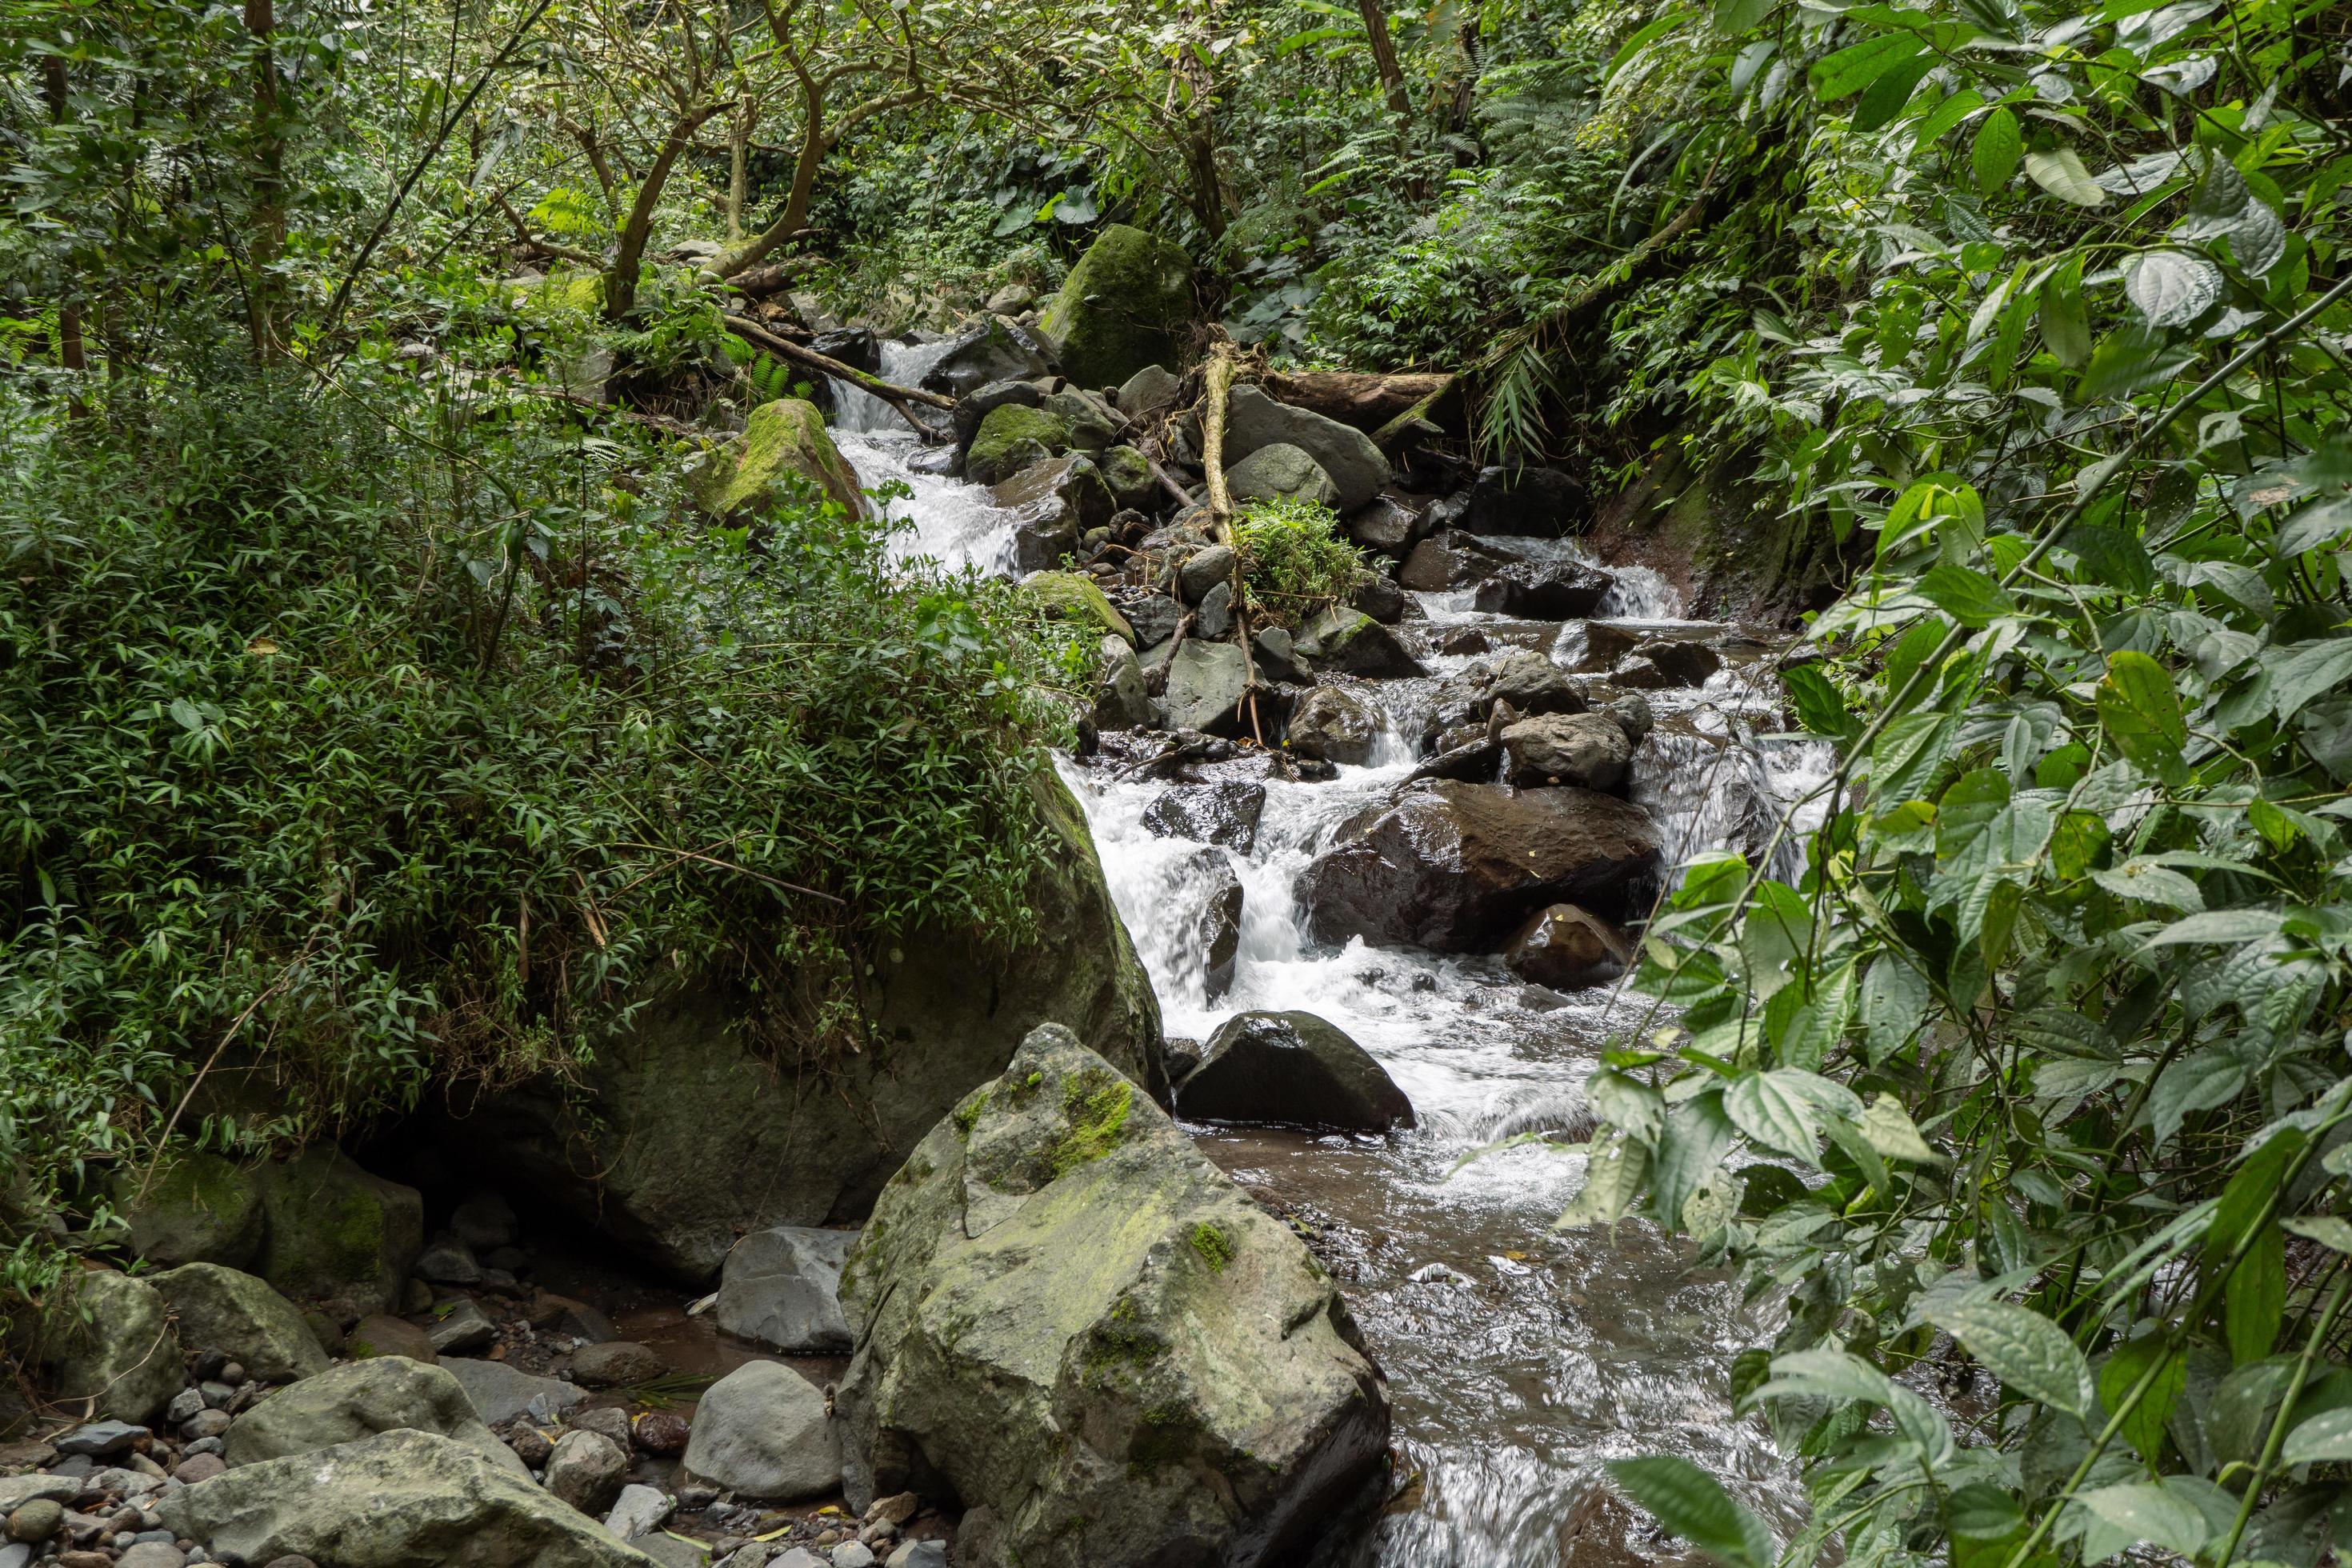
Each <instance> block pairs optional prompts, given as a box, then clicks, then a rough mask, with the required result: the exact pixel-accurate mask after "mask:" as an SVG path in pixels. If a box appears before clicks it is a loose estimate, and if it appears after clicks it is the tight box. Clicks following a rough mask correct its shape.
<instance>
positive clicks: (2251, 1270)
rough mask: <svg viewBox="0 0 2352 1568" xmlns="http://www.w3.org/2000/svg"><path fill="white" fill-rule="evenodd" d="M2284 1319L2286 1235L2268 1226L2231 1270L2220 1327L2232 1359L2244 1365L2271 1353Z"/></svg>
mask: <svg viewBox="0 0 2352 1568" xmlns="http://www.w3.org/2000/svg"><path fill="white" fill-rule="evenodd" d="M2285 1316H2286V1236H2285V1233H2284V1232H2283V1231H2281V1230H2280V1229H2279V1227H2278V1226H2275V1225H2266V1226H2263V1228H2262V1229H2261V1230H2260V1231H2257V1232H2256V1233H2255V1235H2254V1242H2253V1245H2252V1247H2248V1248H2247V1249H2246V1256H2245V1257H2244V1258H2241V1259H2240V1260H2239V1262H2238V1267H2237V1268H2234V1269H2232V1270H2231V1273H2230V1282H2229V1284H2228V1286H2226V1287H2225V1288H2224V1289H2223V1291H2222V1311H2221V1326H2222V1329H2223V1331H2224V1333H2225V1334H2226V1336H2227V1337H2228V1339H2229V1342H2230V1359H2231V1360H2232V1361H2234V1362H2236V1363H2238V1364H2239V1365H2240V1366H2244V1365H2245V1364H2246V1363H2249V1362H2256V1361H2260V1360H2262V1359H2263V1357H2264V1356H2266V1355H2268V1354H2270V1353H2271V1346H2272V1345H2273V1344H2274V1343H2276V1342H2277V1341H2278V1331H2279V1325H2280V1323H2281V1322H2283V1321H2284V1320H2285Z"/></svg>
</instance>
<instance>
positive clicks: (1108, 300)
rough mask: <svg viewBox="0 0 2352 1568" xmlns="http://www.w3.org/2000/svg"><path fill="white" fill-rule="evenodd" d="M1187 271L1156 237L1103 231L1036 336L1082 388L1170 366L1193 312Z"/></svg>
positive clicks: (1125, 228)
mask: <svg viewBox="0 0 2352 1568" xmlns="http://www.w3.org/2000/svg"><path fill="white" fill-rule="evenodd" d="M1195 308H1196V307H1195V303H1194V300H1193V297H1192V262H1191V261H1190V260H1189V259H1188V258H1186V257H1185V255H1184V253H1183V252H1182V251H1181V250H1180V249H1178V248H1177V247H1175V246H1173V245H1171V244H1170V243H1168V242H1167V241H1166V240H1164V239H1161V238H1160V237H1158V236H1156V235H1151V234H1147V233H1145V232H1144V231H1143V230H1141V229H1139V228H1134V227H1131V226H1129V225H1126V224H1116V223H1115V224H1111V225H1109V226H1107V227H1106V228H1104V230H1103V231H1102V233H1101V235H1100V236H1098V237H1097V238H1096V240H1095V242H1094V244H1093V245H1091V246H1089V247H1087V253H1086V254H1085V255H1084V256H1082V257H1080V258H1078V264H1077V265H1076V267H1073V268H1070V272H1069V276H1068V277H1067V278H1066V279H1063V281H1062V287H1061V289H1060V290H1059V291H1058V292H1057V293H1055V296H1054V299H1053V301H1052V303H1050V304H1048V305H1047V306H1046V307H1045V311H1044V313H1043V314H1042V315H1041V316H1040V317H1039V318H1038V323H1037V325H1038V329H1039V330H1040V331H1042V332H1044V333H1045V336H1047V337H1048V338H1051V339H1052V340H1054V342H1055V344H1056V345H1057V346H1058V348H1059V350H1060V353H1061V362H1062V369H1063V371H1064V372H1065V373H1066V374H1067V375H1068V376H1069V377H1070V379H1071V380H1073V381H1075V382H1076V383H1077V384H1080V385H1081V386H1117V387H1119V388H1121V391H1122V397H1121V406H1122V407H1124V406H1125V397H1124V390H1125V388H1126V386H1127V384H1129V382H1130V381H1131V380H1132V379H1133V378H1134V377H1135V376H1136V374H1138V373H1139V372H1140V371H1141V370H1142V369H1143V368H1144V367H1145V366H1146V365H1153V364H1157V365H1162V366H1168V365H1173V364H1174V363H1176V358H1177V353H1178V349H1179V347H1180V344H1179V341H1178V339H1179V334H1180V333H1181V331H1182V330H1183V329H1184V328H1185V327H1186V326H1187V325H1188V324H1190V322H1191V321H1192V317H1193V312H1194V310H1195Z"/></svg>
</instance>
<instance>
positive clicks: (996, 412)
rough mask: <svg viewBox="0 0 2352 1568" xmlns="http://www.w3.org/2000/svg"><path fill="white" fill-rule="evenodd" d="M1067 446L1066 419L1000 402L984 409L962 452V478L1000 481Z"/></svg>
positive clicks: (987, 482) (1068, 428) (982, 482)
mask: <svg viewBox="0 0 2352 1568" xmlns="http://www.w3.org/2000/svg"><path fill="white" fill-rule="evenodd" d="M1069 449H1070V426H1069V423H1068V421H1066V420H1065V419H1063V418H1062V417H1061V416H1059V415H1058V414H1055V413H1052V412H1050V411H1048V410H1046V409H1045V408H1042V407H1041V408H1024V407H1022V406H1021V405H1019V404H1015V403H1004V404H1000V405H997V406H996V407H994V408H992V409H990V410H989V411H988V414H987V416H986V417H984V418H982V420H981V422H980V430H979V432H978V433H977V434H976V435H974V436H973V437H972V438H971V450H969V451H967V452H966V453H964V457H963V472H964V477H965V478H966V479H970V480H971V481H972V483H974V484H980V485H993V484H1001V483H1003V481H1004V480H1006V479H1011V478H1012V477H1013V475H1015V474H1017V473H1019V472H1020V471H1021V470H1022V469H1024V468H1029V467H1030V466H1032V465H1033V464H1036V463H1042V462H1045V460H1046V459H1048V458H1057V457H1060V456H1061V455H1062V454H1063V453H1064V452H1066V451H1068V450H1069Z"/></svg>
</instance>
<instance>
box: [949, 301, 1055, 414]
mask: <svg viewBox="0 0 2352 1568" xmlns="http://www.w3.org/2000/svg"><path fill="white" fill-rule="evenodd" d="M1060 368H1061V367H1060V366H1059V364H1058V363H1055V355H1054V351H1053V349H1052V347H1051V345H1049V344H1048V343H1047V342H1045V340H1044V339H1043V338H1042V337H1040V336H1039V335H1038V334H1036V333H1035V332H1033V331H1030V330H1029V329H1028V328H1026V327H1024V326H1021V325H1019V324H1017V323H1015V322H1013V321H1006V320H1004V319H1003V317H1001V316H982V318H980V319H979V320H978V321H973V322H972V323H971V324H970V325H969V326H967V327H965V328H964V329H963V330H962V331H960V332H958V333H957V334H956V335H955V338H954V340H953V342H951V343H950V345H949V347H948V349H947V351H946V352H945V353H942V354H941V355H940V358H939V360H938V361H937V362H936V363H934V364H933V365H932V366H931V368H930V369H929V370H928V371H925V372H924V373H923V382H922V385H923V390H924V391H926V392H940V393H945V394H946V395H948V396H950V397H961V396H962V395H964V394H965V393H968V392H972V391H976V390H978V389H979V388H981V387H982V386H985V385H987V384H989V383H991V382H994V381H1028V380H1032V379H1034V378H1035V377H1037V376H1041V375H1051V374H1055V372H1056V371H1057V370H1059V369H1060Z"/></svg>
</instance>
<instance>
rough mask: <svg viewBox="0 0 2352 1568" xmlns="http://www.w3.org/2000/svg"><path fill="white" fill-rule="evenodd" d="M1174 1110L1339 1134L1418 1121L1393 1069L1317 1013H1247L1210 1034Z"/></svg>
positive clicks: (1200, 1117)
mask: <svg viewBox="0 0 2352 1568" xmlns="http://www.w3.org/2000/svg"><path fill="white" fill-rule="evenodd" d="M1176 1113H1177V1114H1178V1115H1180V1116H1183V1117H1187V1118H1191V1119H1192V1120H1196V1121H1246V1122H1256V1123H1270V1124H1273V1125H1275V1126H1280V1127H1308V1128H1326V1129H1330V1130H1333V1131H1341V1132H1385V1131H1388V1130H1389V1129H1391V1128H1392V1127H1411V1126H1412V1125H1413V1115H1412V1101H1410V1100H1407V1099H1406V1098H1405V1096H1404V1091H1403V1090H1402V1089H1399V1088H1397V1086H1396V1084H1395V1082H1394V1081H1393V1080H1392V1079H1390V1077H1389V1075H1388V1072H1387V1069H1385V1068H1382V1067H1381V1064H1380V1063H1379V1062H1377V1061H1375V1060H1373V1059H1372V1056H1371V1053H1370V1052H1369V1051H1367V1050H1365V1049H1364V1047H1361V1046H1360V1045H1358V1044H1357V1043H1356V1042H1355V1041H1354V1040H1352V1039H1349V1037H1348V1036H1347V1035H1346V1033H1345V1032H1344V1031H1342V1030H1340V1029H1339V1027H1338V1026H1335V1025H1333V1024H1331V1023H1329V1022H1328V1021H1326V1020H1324V1019H1322V1018H1318V1017H1317V1016H1315V1015H1314V1014H1312V1013H1243V1014H1239V1015H1237V1016H1234V1017H1232V1018H1229V1019H1227V1020H1226V1021H1225V1022H1224V1024H1223V1025H1222V1026H1220V1027H1219V1028H1218V1030H1217V1032H1216V1033H1215V1034H1213V1035H1212V1036H1210V1037H1209V1043H1208V1046H1207V1048H1206V1049H1205V1050H1204V1051H1203V1052H1202V1057H1201V1065H1200V1066H1199V1067H1197V1068H1193V1069H1192V1074H1191V1075H1190V1076H1189V1077H1187V1078H1186V1079H1184V1081H1183V1082H1182V1083H1180V1084H1178V1085H1177V1086H1176Z"/></svg>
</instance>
